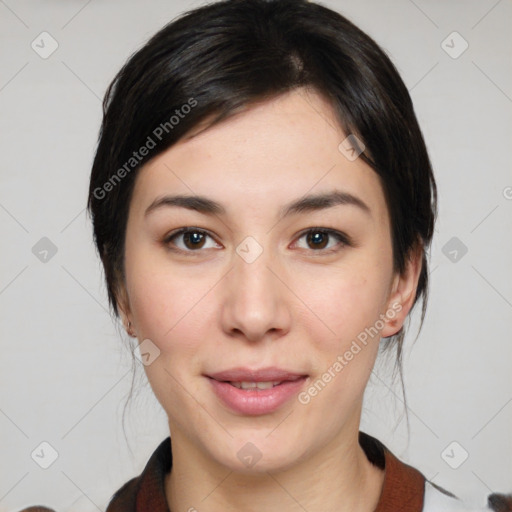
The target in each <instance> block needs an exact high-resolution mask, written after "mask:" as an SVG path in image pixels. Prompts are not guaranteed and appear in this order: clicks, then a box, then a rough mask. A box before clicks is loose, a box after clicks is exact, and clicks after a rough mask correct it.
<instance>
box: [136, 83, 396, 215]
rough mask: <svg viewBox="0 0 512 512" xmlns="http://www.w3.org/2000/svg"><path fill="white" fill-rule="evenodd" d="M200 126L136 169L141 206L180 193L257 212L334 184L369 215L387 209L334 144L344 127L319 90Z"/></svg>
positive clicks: (370, 174)
mask: <svg viewBox="0 0 512 512" xmlns="http://www.w3.org/2000/svg"><path fill="white" fill-rule="evenodd" d="M200 129H201V126H199V127H197V128H196V129H195V130H194V131H193V132H192V136H191V137H190V136H189V137H185V138H183V139H182V140H181V141H179V142H178V143H177V144H175V145H174V146H172V147H171V148H169V149H168V150H166V151H164V152H163V153H161V154H160V155H158V156H157V157H156V158H155V159H153V160H152V161H151V162H150V163H149V164H147V165H146V166H144V167H143V168H142V169H141V170H140V171H139V175H138V177H137V183H136V187H135V188H136V190H135V191H134V200H136V201H137V202H138V203H140V207H141V208H142V207H143V206H146V207H147V206H148V204H150V203H151V202H153V201H154V199H155V197H157V196H158V195H162V194H165V193H184V194H196V195H202V196H208V197H212V198H213V199H215V200H217V201H218V202H222V204H224V205H225V206H226V209H227V210H228V213H233V214H235V212H236V213H238V211H240V209H243V210H244V211H247V212H249V211H251V210H252V211H253V213H257V214H258V215H262V212H263V211H270V210H272V213H274V212H275V210H276V209H277V208H279V207H280V206H281V205H283V204H286V203H289V202H290V200H292V199H296V198H299V197H301V196H304V195H307V194H312V193H322V192H327V191H331V190H333V189H337V190H342V191H343V192H346V193H349V194H352V195H355V196H358V197H359V198H361V199H362V200H363V201H364V202H365V203H366V204H368V205H369V206H370V207H371V209H372V216H375V217H376V218H382V217H387V208H386V205H385V200H384V196H383V192H382V188H381V184H380V180H379V177H378V175H377V174H376V173H375V171H374V170H373V169H372V168H371V167H370V166H368V165H367V164H366V163H365V162H364V161H363V160H362V159H361V158H357V159H355V160H352V159H349V158H347V152H346V151H344V150H340V144H341V143H342V142H343V141H344V140H345V139H346V137H347V134H345V133H343V130H342V129H341V127H340V126H339V122H338V121H337V119H336V117H335V114H334V112H333V110H332V107H331V105H330V104H329V103H328V102H327V101H326V100H325V99H324V98H323V97H322V96H320V95H319V94H316V93H313V92H311V91H308V92H306V91H305V90H300V89H299V90H295V91H293V92H290V93H287V94H285V95H281V96H279V97H277V98H275V99H273V100H270V101H266V102H263V103H260V104H257V105H252V106H250V107H249V108H247V109H246V110H245V111H243V112H240V113H238V114H236V115H234V116H232V117H230V118H229V119H227V120H225V121H223V122H222V123H220V124H218V125H216V126H213V127H211V128H208V129H206V130H205V131H200ZM198 132H199V133H198ZM230 210H232V211H231V212H230Z"/></svg>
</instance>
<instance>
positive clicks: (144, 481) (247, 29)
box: [88, 0, 507, 512]
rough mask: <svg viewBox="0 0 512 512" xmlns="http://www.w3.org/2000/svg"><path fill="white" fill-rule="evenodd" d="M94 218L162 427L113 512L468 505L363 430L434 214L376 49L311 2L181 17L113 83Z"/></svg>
mask: <svg viewBox="0 0 512 512" xmlns="http://www.w3.org/2000/svg"><path fill="white" fill-rule="evenodd" d="M88 207H89V211H90V213H91V216H92V219H93V224H94V236H95V242H96V245H97V248H98V251H99V254H100V257H101V260H102V263H103V265H104V269H105V275H106V282H107V288H108V294H109V300H110V304H111V306H112V309H113V311H114V313H115V314H116V315H119V316H120V318H121V319H122V321H123V323H124V325H125V328H126V330H127V332H128V333H129V335H130V336H132V337H134V338H136V339H137V340H138V343H139V349H140V357H141V360H142V362H143V364H144V368H145V371H146V374H147V377H148V380H149V382H150V384H151V387H152V389H153V391H154V393H155V396H156V397H157V399H158V400H159V402H160V403H161V405H162V407H163V408H164V410H165V411H166V413H167V416H168V420H169V431H170V437H168V438H167V439H165V440H164V441H163V442H162V443H161V444H160V446H159V447H158V448H157V449H156V451H155V452H154V454H153V455H152V457H151V458H150V460H149V462H148V463H147V465H146V467H145V469H144V471H143V472H142V474H141V475H140V476H138V477H136V478H133V479H132V480H130V481H129V482H127V483H126V484H125V485H124V486H123V487H122V488H120V489H119V490H118V491H117V492H116V493H115V494H114V495H113V496H112V499H111V501H110V504H109V506H108V508H107V512H118V511H119V512H120V511H123V512H125V511H137V512H141V511H153V512H164V511H172V512H176V511H195V510H198V511H201V512H203V511H205V512H206V511H218V510H257V511H273V510H280V511H282V510H290V511H292V510H293V511H295V510H307V511H310V512H313V511H326V510H333V511H334V510H336V511H338V512H345V511H374V510H376V511H385V510H393V511H396V510H407V511H409V512H415V511H418V512H419V511H425V512H432V511H439V510H447V511H448V510H450V511H451V510H472V509H470V508H469V507H465V506H464V504H463V503H462V502H461V500H459V499H458V498H456V497H455V496H454V495H453V494H451V493H450V492H448V491H447V490H445V489H443V488H441V487H439V486H437V485H435V484H433V483H431V482H429V481H428V480H427V479H426V478H425V477H424V476H423V474H421V473H420V472H419V471H418V470H416V469H415V468H413V467H411V466H408V465H406V464H404V463H403V462H401V461H400V460H398V459H397V458H396V457H395V456H394V455H393V454H392V453H391V452H390V451H389V450H388V449H387V448H386V447H385V446H384V445H383V444H382V443H381V442H380V441H378V440H377V439H375V438H373V437H371V436H369V435H368V434H365V433H364V432H360V431H359V425H360V418H361V410H362V402H363V394H364V390H365V387H366V385H367V383H368V379H369V377H370V374H371V371H372V368H373V365H374V363H375V360H376V357H377V352H378V349H379V344H380V343H382V344H383V345H384V346H385V349H386V350H390V349H396V351H397V364H398V365H399V367H400V363H401V360H400V356H401V350H402V344H403V339H404V334H405V330H404V321H405V319H406V318H407V316H408V315H409V313H410V312H411V310H412V308H413V307H414V306H415V305H416V304H417V303H418V302H421V301H422V302H423V304H422V305H423V315H424V313H425V307H426V298H427V290H428V263H427V258H426V254H427V250H428V248H429V245H430V242H431V239H432V235H433V228H434V221H435V216H436V185H435V180H434V177H433V174H432V169H431V165H430V161H429V158H428V154H427V150H426V147H425V143H424V140H423V137H422V134H421V131H420V128H419V126H418V123H417V120H416V117H415V114H414V110H413V106H412V103H411V99H410V97H409V94H408V91H407V88H406V87H405V85H404V83H403V82H402V80H401V78H400V77H399V75H398V73H397V71H396V69H395V67H394V66H393V64H392V63H391V62H390V60H389V59H388V57H387V56H386V55H385V53H384V52H383V51H382V50H381V49H380V48H379V47H378V45H377V44H376V43H375V42H374V41H373V40H372V39H371V38H370V37H368V36H367V35H366V34H364V33H363V32H361V30H359V29H358V28H357V27H356V26H354V25H353V24H352V23H350V22H349V21H348V20H347V19H345V18H344V17H342V16H341V15H340V14H338V13H336V12H334V11H332V10H329V9H327V8H325V7H323V6H321V5H319V4H316V3H313V2H307V1H305V0H275V1H265V0H227V1H223V2H217V3H213V4H210V5H207V6H204V7H201V8H198V9H196V10H193V11H190V12H189V13H186V14H185V15H183V16H182V17H180V18H179V19H177V20H175V21H173V22H172V23H170V24H169V25H167V26H165V27H164V28H163V29H162V30H161V31H159V32H158V33H157V34H156V35H155V36H154V37H153V38H152V39H151V40H150V41H149V42H148V43H147V44H146V45H145V46H144V47H143V48H142V49H140V50H139V51H138V52H136V53H135V54H134V55H133V56H132V57H131V58H130V59H129V60H128V62H127V63H126V64H125V66H124V67H123V68H122V69H121V71H120V72H119V73H118V75H117V76H116V78H115V79H114V81H113V82H112V84H111V85H110V87H109V89H108V91H107V94H106V97H105V102H104V119H103V124H102V128H101V134H100V139H99V144H98V148H97V152H96V157H95V160H94V164H93V169H92V174H91V182H90V191H89V203H88ZM423 315H422V317H423ZM499 500H501V501H500V505H499V506H503V503H504V498H503V497H502V496H499V495H496V494H494V495H492V496H490V497H489V506H491V507H498V505H497V504H496V503H497V502H498V501H499ZM495 510H500V509H499V508H495ZM504 510H507V508H505V509H504Z"/></svg>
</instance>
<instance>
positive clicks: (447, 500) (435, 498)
mask: <svg viewBox="0 0 512 512" xmlns="http://www.w3.org/2000/svg"><path fill="white" fill-rule="evenodd" d="M490 510H492V509H490V508H487V507H484V508H483V507H476V506H471V505H468V504H466V503H464V502H463V501H461V500H460V499H457V498H452V497H451V496H447V495H446V494H444V493H443V492H441V491H440V490H439V489H437V488H435V487H434V486H433V485H432V484H431V483H430V482H429V481H425V499H424V502H423V512H489V511H490Z"/></svg>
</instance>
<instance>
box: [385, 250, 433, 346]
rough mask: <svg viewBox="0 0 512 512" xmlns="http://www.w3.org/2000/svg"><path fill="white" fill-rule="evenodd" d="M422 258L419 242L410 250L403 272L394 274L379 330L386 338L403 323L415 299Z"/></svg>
mask: <svg viewBox="0 0 512 512" xmlns="http://www.w3.org/2000/svg"><path fill="white" fill-rule="evenodd" d="M422 260H423V247H422V245H421V244H417V246H416V247H415V248H414V249H413V250H411V252H410V255H409V258H408V259H407V261H406V267H405V269H404V272H403V273H402V274H401V275H399V274H396V275H395V277H394V279H393V285H392V287H391V293H390V298H389V301H388V304H387V310H386V312H385V317H386V318H385V326H384V328H383V329H382V331H381V337H383V338H388V337H389V336H393V335H394V334H396V333H397V332H398V331H399V330H400V329H401V328H402V326H403V325H404V322H405V319H406V318H407V315H408V314H409V311H410V310H411V309H412V307H413V305H414V301H415V299H416V290H417V289H418V280H419V276H420V272H421V268H422Z"/></svg>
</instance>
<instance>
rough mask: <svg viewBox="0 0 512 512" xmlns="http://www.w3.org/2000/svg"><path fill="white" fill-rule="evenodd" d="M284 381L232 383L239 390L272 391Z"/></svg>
mask: <svg viewBox="0 0 512 512" xmlns="http://www.w3.org/2000/svg"><path fill="white" fill-rule="evenodd" d="M281 382H282V381H280V380H276V381H273V382H230V384H231V385H232V386H235V388H238V389H271V388H273V387H274V386H277V385H278V384H281Z"/></svg>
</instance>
